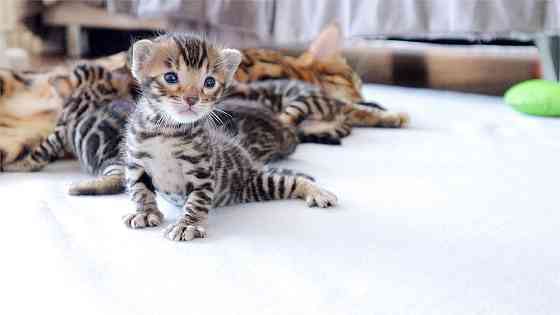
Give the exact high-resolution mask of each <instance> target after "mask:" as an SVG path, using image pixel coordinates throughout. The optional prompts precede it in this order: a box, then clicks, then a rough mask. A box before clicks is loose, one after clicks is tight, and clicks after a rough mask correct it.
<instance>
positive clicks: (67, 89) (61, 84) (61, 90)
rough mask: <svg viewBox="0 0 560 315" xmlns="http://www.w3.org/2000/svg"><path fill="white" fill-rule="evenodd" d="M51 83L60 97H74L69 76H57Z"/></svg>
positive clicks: (51, 79) (50, 80)
mask: <svg viewBox="0 0 560 315" xmlns="http://www.w3.org/2000/svg"><path fill="white" fill-rule="evenodd" d="M49 83H50V85H51V86H52V88H53V89H54V91H55V93H56V94H57V95H58V97H60V98H62V99H65V98H68V97H70V95H72V90H73V87H72V81H71V80H70V77H68V76H67V75H57V76H54V77H52V78H50V79H49Z"/></svg>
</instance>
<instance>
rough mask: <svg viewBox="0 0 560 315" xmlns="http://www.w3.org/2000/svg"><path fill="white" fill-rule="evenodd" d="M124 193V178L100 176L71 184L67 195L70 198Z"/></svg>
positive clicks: (119, 176)
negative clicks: (70, 196)
mask: <svg viewBox="0 0 560 315" xmlns="http://www.w3.org/2000/svg"><path fill="white" fill-rule="evenodd" d="M124 191H125V184H124V176H123V175H122V174H118V175H105V176H100V177H97V178H95V179H92V180H87V181H83V182H79V183H76V184H73V185H72V186H70V189H69V190H68V193H69V194H70V195H72V196H95V195H114V194H121V193H123V192H124Z"/></svg>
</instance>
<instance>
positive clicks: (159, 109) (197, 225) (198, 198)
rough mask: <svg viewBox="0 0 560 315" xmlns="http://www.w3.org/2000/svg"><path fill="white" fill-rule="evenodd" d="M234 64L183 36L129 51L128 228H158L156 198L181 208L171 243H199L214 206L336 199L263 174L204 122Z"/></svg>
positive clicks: (281, 175)
mask: <svg viewBox="0 0 560 315" xmlns="http://www.w3.org/2000/svg"><path fill="white" fill-rule="evenodd" d="M240 60H241V55H240V53H239V52H238V51H236V50H231V49H220V48H218V47H216V46H214V45H212V44H210V43H208V42H207V41H205V40H202V39H200V38H198V37H195V36H190V35H177V34H175V35H162V36H160V37H157V38H155V39H154V40H141V41H139V42H136V43H135V44H134V46H133V48H132V73H133V75H134V77H135V78H136V79H137V81H138V82H139V84H140V86H141V90H142V94H143V97H142V98H141V99H140V101H139V102H138V108H137V110H136V111H135V112H134V114H133V115H132V117H131V121H130V125H129V128H128V132H127V136H126V175H127V188H128V191H129V194H130V196H131V198H132V200H133V202H134V203H135V205H136V213H133V214H130V215H127V216H125V218H124V222H125V224H126V225H127V226H128V227H131V228H144V227H149V226H157V225H159V224H161V222H162V218H163V214H162V213H161V212H160V211H159V209H158V206H157V203H156V199H155V195H156V192H157V193H159V194H161V195H162V196H164V197H165V198H167V199H168V200H170V201H172V202H173V203H175V204H177V205H178V206H181V207H182V209H183V214H182V215H181V217H180V218H179V219H178V220H177V222H176V223H175V224H172V225H171V226H169V227H168V228H167V229H166V232H165V234H166V236H167V237H168V238H169V239H172V240H177V241H185V240H191V239H193V238H196V237H205V236H206V228H207V219H208V211H209V210H210V209H211V208H213V207H216V206H224V205H228V204H234V203H240V202H250V201H262V200H271V199H287V198H301V199H305V200H306V201H307V202H308V204H309V205H317V206H320V207H328V206H332V205H334V204H335V203H336V197H335V196H334V195H333V194H331V193H330V192H327V191H325V190H323V189H321V188H320V187H318V186H317V185H316V184H315V183H314V182H313V181H312V180H310V178H309V177H307V176H304V175H299V174H294V173H293V172H291V171H282V170H275V169H267V168H264V167H263V166H262V164H261V163H259V162H256V161H255V160H254V159H253V158H252V157H251V155H250V153H249V152H248V151H247V150H246V149H244V148H243V147H242V146H241V145H240V144H238V143H237V142H236V141H234V140H233V139H232V138H231V137H229V136H227V135H224V133H222V132H220V131H219V130H216V129H214V128H211V127H210V126H209V124H208V122H207V117H208V115H209V114H210V113H211V112H212V111H213V109H214V105H215V103H216V102H217V101H218V100H219V99H220V98H221V97H222V96H223V94H224V91H225V90H226V89H227V88H228V86H229V85H230V84H231V82H232V79H233V75H234V73H235V70H236V69H237V66H238V64H239V62H240Z"/></svg>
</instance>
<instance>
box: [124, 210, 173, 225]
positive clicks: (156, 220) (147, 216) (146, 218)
mask: <svg viewBox="0 0 560 315" xmlns="http://www.w3.org/2000/svg"><path fill="white" fill-rule="evenodd" d="M162 220H163V213H161V212H160V211H144V212H136V213H131V214H127V215H125V216H124V217H123V223H124V225H126V226H127V227H129V228H131V229H142V228H145V227H154V226H158V225H160V224H161V221H162Z"/></svg>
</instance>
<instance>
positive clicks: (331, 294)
mask: <svg viewBox="0 0 560 315" xmlns="http://www.w3.org/2000/svg"><path fill="white" fill-rule="evenodd" d="M365 95H367V98H368V99H375V100H377V101H379V102H381V103H382V104H385V105H386V106H387V107H388V108H391V109H400V110H406V111H409V112H410V114H411V117H412V119H413V120H412V126H411V127H410V128H409V129H404V130H396V129H392V130H389V129H385V130H383V129H359V130H355V131H354V132H353V134H352V135H351V136H350V137H349V138H347V139H346V140H344V144H343V146H341V147H331V146H322V145H312V144H309V145H302V146H300V147H299V148H298V150H297V152H296V154H295V155H294V156H293V157H292V158H291V159H290V160H288V161H285V162H282V163H281V165H282V166H287V167H292V168H295V169H298V170H301V171H305V172H307V173H309V174H312V175H313V176H315V177H316V178H317V179H318V181H319V182H320V183H321V184H323V185H324V186H326V187H328V188H329V189H330V190H332V191H333V192H336V193H337V194H338V196H339V198H340V206H338V207H337V208H335V209H333V210H321V209H310V208H307V207H306V206H305V204H304V203H303V202H301V201H278V202H268V203H253V204H247V205H239V206H232V207H227V208H222V209H217V210H215V211H214V212H212V213H211V215H210V226H209V237H208V238H207V239H202V240H200V239H199V240H195V241H192V242H187V243H174V242H171V241H169V240H167V239H164V238H163V235H162V229H163V227H162V228H155V229H150V230H140V231H132V230H129V229H126V228H125V227H124V225H123V224H122V223H121V220H120V217H121V216H122V215H124V214H125V213H128V212H131V211H133V206H132V204H131V203H130V202H129V201H128V200H127V197H126V196H124V195H121V196H112V197H87V198H84V197H82V198H80V197H71V196H68V195H67V194H66V188H67V186H68V184H69V183H70V182H72V181H75V180H78V179H83V178H87V176H85V175H83V174H81V173H80V172H79V168H78V164H77V163H76V162H57V163H55V164H53V165H51V166H49V167H47V168H46V169H45V170H44V171H43V172H41V173H34V174H0V196H1V199H0V200H1V206H0V207H1V209H2V218H3V222H2V229H1V231H2V232H1V233H0V240H1V241H0V242H1V243H2V245H1V248H2V256H1V259H0V292H1V295H0V296H1V307H2V311H1V313H2V314H10V315H13V314H119V315H122V314H244V315H251V314H258V315H267V314H282V315H286V314H306V315H312V314H317V315H328V314H364V315H365V314H407V315H408V314H415V315H419V314H426V315H428V314H429V315H434V314H443V315H449V314H453V315H457V314H508V315H513V314H527V315H539V314H557V313H558V311H559V310H560V299H559V297H560V251H559V247H558V246H559V241H560V228H559V224H560V222H559V221H560V212H559V210H560V208H559V201H558V181H559V178H560V171H559V168H558V161H559V157H560V143H559V139H560V123H559V121H558V120H555V119H544V118H535V117H528V116H525V115H522V114H519V113H517V112H514V111H513V110H511V109H510V108H509V107H507V106H506V105H504V104H503V103H502V101H501V99H499V98H494V97H485V96H477V95H465V94H458V93H449V92H436V91H425V90H414V89H405V88H394V87H382V86H366V87H365ZM160 204H161V205H163V206H164V210H165V213H166V215H167V217H166V221H165V224H169V223H171V222H173V220H174V219H175V218H176V216H177V215H178V210H177V209H174V208H172V207H171V206H169V205H166V204H165V202H163V201H161V202H160Z"/></svg>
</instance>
